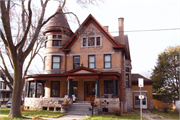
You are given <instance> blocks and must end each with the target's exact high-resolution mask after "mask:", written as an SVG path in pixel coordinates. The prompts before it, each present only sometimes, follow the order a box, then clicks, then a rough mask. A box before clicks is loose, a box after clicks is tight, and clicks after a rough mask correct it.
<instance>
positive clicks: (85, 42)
mask: <svg viewBox="0 0 180 120" xmlns="http://www.w3.org/2000/svg"><path fill="white" fill-rule="evenodd" d="M99 46H102V38H101V36H92V37H83V38H82V45H81V47H99Z"/></svg>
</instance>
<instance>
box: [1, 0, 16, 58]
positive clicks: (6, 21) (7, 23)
mask: <svg viewBox="0 0 180 120" xmlns="http://www.w3.org/2000/svg"><path fill="white" fill-rule="evenodd" d="M8 3H9V2H8ZM9 4H10V3H9ZM0 6H1V20H2V23H3V27H4V31H5V34H6V38H7V43H8V49H9V50H10V52H11V55H12V59H14V58H15V56H16V49H15V48H14V44H13V40H12V33H11V27H10V18H9V11H7V10H6V7H5V1H0Z"/></svg>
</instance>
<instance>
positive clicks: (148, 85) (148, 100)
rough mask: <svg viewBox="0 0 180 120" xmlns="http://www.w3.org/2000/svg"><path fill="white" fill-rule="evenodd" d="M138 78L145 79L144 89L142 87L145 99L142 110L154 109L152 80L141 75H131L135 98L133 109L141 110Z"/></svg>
mask: <svg viewBox="0 0 180 120" xmlns="http://www.w3.org/2000/svg"><path fill="white" fill-rule="evenodd" d="M138 78H143V79H144V87H142V89H141V90H142V95H144V97H145V98H144V99H143V100H142V108H144V109H152V108H153V107H154V106H153V96H152V83H153V82H152V80H150V79H148V78H146V77H144V76H142V75H140V74H131V81H132V96H133V101H134V102H133V108H138V109H139V108H140V100H139V91H140V88H139V87H138Z"/></svg>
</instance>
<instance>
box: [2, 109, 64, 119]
mask: <svg viewBox="0 0 180 120" xmlns="http://www.w3.org/2000/svg"><path fill="white" fill-rule="evenodd" d="M9 112H10V108H0V114H1V115H8V114H9ZM21 114H22V115H23V116H34V117H49V118H58V117H61V116H63V115H66V114H63V113H61V112H60V111H57V112H54V111H45V110H41V111H35V110H21ZM0 119H5V118H1V117H0ZM21 119H23V118H21Z"/></svg>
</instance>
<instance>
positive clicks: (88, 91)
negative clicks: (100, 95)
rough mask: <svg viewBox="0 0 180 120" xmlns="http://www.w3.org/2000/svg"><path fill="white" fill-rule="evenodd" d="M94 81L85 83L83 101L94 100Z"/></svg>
mask: <svg viewBox="0 0 180 120" xmlns="http://www.w3.org/2000/svg"><path fill="white" fill-rule="evenodd" d="M95 84H96V82H95V81H91V82H85V83H84V85H85V89H84V90H85V95H84V96H85V98H84V99H85V101H94V98H95Z"/></svg>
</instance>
